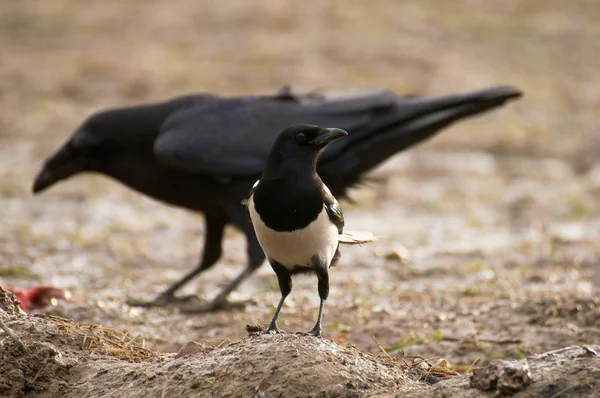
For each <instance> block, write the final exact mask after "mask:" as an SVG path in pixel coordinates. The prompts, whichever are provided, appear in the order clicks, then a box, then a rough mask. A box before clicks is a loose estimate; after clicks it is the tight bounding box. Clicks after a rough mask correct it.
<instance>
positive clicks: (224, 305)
mask: <svg viewBox="0 0 600 398" xmlns="http://www.w3.org/2000/svg"><path fill="white" fill-rule="evenodd" d="M240 207H241V206H240ZM243 214H244V213H241V215H238V214H234V216H237V217H235V218H233V220H234V222H235V224H236V225H237V226H239V227H240V228H241V229H242V231H243V232H244V234H245V235H246V242H247V251H248V259H249V263H248V266H247V267H246V268H245V269H244V270H243V271H242V272H241V273H240V274H239V275H238V276H237V277H235V278H234V279H233V280H232V281H231V282H229V283H228V284H227V285H226V286H225V287H224V288H223V290H221V291H220V292H219V294H217V296H216V297H215V298H214V299H213V300H212V301H209V302H204V303H201V304H200V305H198V304H190V305H186V306H182V307H180V308H181V310H182V311H183V312H187V313H204V312H210V311H216V310H220V309H230V308H237V307H244V306H245V305H246V304H247V301H242V302H235V303H232V302H230V301H228V300H227V297H228V296H229V294H230V293H231V292H232V291H234V290H235V289H236V288H237V287H238V286H239V285H240V284H241V283H242V282H243V281H245V280H246V279H248V278H249V277H250V276H251V275H252V274H253V273H254V271H256V270H257V269H258V267H260V266H261V265H262V263H263V262H264V261H265V254H264V252H263V250H262V248H261V247H260V244H259V243H258V240H257V239H256V235H255V233H254V229H253V228H252V224H250V223H249V222H248V221H247V220H246V218H245V217H246V216H245V215H243ZM240 217H243V219H242V220H239V221H238V219H239V218H240Z"/></svg>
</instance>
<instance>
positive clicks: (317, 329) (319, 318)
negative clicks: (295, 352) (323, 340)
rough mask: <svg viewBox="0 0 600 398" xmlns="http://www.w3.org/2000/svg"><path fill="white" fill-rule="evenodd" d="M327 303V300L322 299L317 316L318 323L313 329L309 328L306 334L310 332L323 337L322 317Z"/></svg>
mask: <svg viewBox="0 0 600 398" xmlns="http://www.w3.org/2000/svg"><path fill="white" fill-rule="evenodd" d="M324 304H325V300H324V299H321V304H320V305H319V316H318V317H317V323H315V326H313V328H312V329H311V330H309V331H308V332H307V333H306V334H310V335H312V336H315V337H321V318H322V317H323V305H324Z"/></svg>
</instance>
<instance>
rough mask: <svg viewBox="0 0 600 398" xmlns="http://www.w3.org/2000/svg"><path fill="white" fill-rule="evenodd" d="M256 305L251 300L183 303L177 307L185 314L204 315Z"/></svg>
mask: <svg viewBox="0 0 600 398" xmlns="http://www.w3.org/2000/svg"><path fill="white" fill-rule="evenodd" d="M250 304H256V302H255V301H253V300H244V301H229V300H213V301H203V302H193V303H185V304H183V305H178V306H177V307H178V308H179V309H180V310H181V312H184V313H186V314H204V313H207V312H216V311H223V310H238V309H244V308H246V306H247V305H250Z"/></svg>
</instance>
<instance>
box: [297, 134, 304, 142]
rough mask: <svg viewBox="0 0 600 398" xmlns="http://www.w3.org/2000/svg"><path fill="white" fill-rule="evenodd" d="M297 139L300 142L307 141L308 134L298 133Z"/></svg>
mask: <svg viewBox="0 0 600 398" xmlns="http://www.w3.org/2000/svg"><path fill="white" fill-rule="evenodd" d="M296 139H297V140H298V142H304V141H306V134H304V133H298V134H296Z"/></svg>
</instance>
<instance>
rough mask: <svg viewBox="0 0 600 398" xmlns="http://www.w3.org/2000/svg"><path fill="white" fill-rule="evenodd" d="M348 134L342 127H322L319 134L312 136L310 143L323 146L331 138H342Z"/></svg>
mask: <svg viewBox="0 0 600 398" xmlns="http://www.w3.org/2000/svg"><path fill="white" fill-rule="evenodd" d="M346 135H348V133H347V132H345V131H344V130H342V129H322V130H321V132H320V133H319V135H318V136H317V137H316V138H314V139H313V140H312V141H311V142H310V144H311V145H312V146H315V147H323V146H325V145H327V144H328V143H330V142H331V141H333V140H337V139H338V138H342V137H344V136H346Z"/></svg>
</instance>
